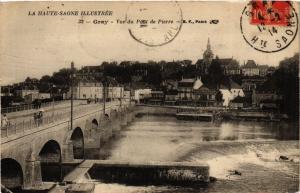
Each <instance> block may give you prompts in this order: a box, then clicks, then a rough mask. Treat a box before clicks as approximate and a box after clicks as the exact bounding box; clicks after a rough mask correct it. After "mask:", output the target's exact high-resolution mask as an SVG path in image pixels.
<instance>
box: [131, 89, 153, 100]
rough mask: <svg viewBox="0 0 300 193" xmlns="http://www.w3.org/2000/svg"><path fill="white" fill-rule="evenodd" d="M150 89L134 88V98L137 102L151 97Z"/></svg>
mask: <svg viewBox="0 0 300 193" xmlns="http://www.w3.org/2000/svg"><path fill="white" fill-rule="evenodd" d="M151 90H152V89H150V88H145V89H136V90H134V100H135V101H136V102H137V103H140V102H144V101H145V100H147V99H149V98H151Z"/></svg>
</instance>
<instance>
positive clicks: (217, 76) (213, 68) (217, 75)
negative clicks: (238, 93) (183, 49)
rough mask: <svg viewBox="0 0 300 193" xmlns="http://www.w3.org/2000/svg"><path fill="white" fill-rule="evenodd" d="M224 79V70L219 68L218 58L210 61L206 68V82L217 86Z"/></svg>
mask: <svg viewBox="0 0 300 193" xmlns="http://www.w3.org/2000/svg"><path fill="white" fill-rule="evenodd" d="M223 79H224V70H223V68H222V66H221V63H220V60H219V58H216V59H215V60H213V61H212V63H211V65H210V66H209V68H208V80H207V81H208V82H209V83H210V84H212V85H213V86H219V85H220V84H221V81H222V80H223Z"/></svg>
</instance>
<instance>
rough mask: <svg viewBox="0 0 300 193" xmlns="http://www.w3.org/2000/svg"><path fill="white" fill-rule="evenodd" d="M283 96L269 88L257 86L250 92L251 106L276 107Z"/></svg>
mask: <svg viewBox="0 0 300 193" xmlns="http://www.w3.org/2000/svg"><path fill="white" fill-rule="evenodd" d="M282 99H283V96H282V95H281V94H279V93H277V92H275V91H273V90H271V89H266V88H257V89H256V90H253V93H252V106H253V107H260V108H263V107H267V108H270V107H272V108H278V107H279V105H280V101H281V100H282Z"/></svg>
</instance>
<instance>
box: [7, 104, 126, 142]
mask: <svg viewBox="0 0 300 193" xmlns="http://www.w3.org/2000/svg"><path fill="white" fill-rule="evenodd" d="M123 104H124V103H123ZM116 106H120V103H117V102H111V103H108V104H107V106H106V108H105V109H106V110H108V109H111V108H113V107H116ZM102 110H103V106H102V104H96V106H87V107H82V108H78V109H75V110H74V111H73V116H74V118H76V117H78V116H80V115H83V114H85V113H87V112H90V111H94V113H98V112H99V111H102ZM70 117H71V111H70V110H67V111H64V112H53V113H52V114H50V115H48V116H44V117H42V118H38V119H34V118H30V119H27V120H26V121H25V120H24V121H21V122H16V123H9V124H8V125H6V126H3V127H1V138H4V137H9V136H12V135H16V134H20V133H25V132H26V131H28V130H31V129H34V128H38V127H42V126H45V125H48V124H53V123H56V122H58V121H63V120H66V121H68V119H69V120H70Z"/></svg>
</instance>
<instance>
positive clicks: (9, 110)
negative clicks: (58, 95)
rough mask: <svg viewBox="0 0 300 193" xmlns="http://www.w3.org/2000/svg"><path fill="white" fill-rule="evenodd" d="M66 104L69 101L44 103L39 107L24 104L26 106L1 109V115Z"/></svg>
mask: <svg viewBox="0 0 300 193" xmlns="http://www.w3.org/2000/svg"><path fill="white" fill-rule="evenodd" d="M66 102H69V100H61V101H54V102H52V101H50V102H45V103H42V104H41V105H40V106H38V105H35V104H26V105H19V106H13V107H6V108H1V114H8V113H14V112H19V111H26V110H33V109H40V108H47V107H51V106H56V105H60V104H64V103H66Z"/></svg>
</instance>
